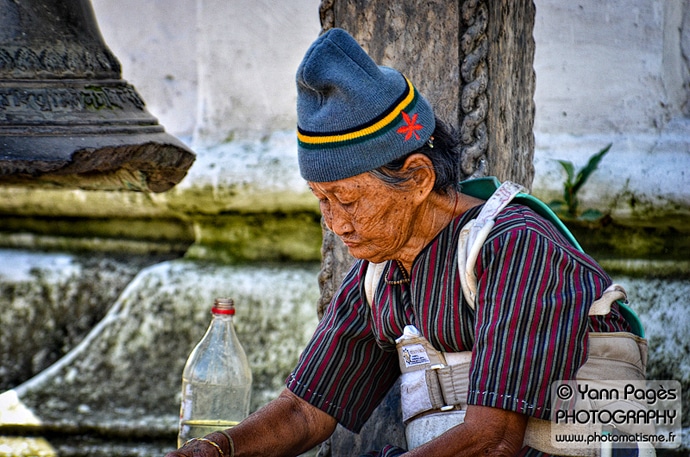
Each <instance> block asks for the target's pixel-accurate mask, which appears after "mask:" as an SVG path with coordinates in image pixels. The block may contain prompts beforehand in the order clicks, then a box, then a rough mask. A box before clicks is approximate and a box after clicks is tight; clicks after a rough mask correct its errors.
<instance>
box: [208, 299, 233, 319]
mask: <svg viewBox="0 0 690 457" xmlns="http://www.w3.org/2000/svg"><path fill="white" fill-rule="evenodd" d="M211 312H212V313H213V314H229V315H233V314H235V302H234V300H233V299H232V298H216V299H215V300H214V301H213V308H211Z"/></svg>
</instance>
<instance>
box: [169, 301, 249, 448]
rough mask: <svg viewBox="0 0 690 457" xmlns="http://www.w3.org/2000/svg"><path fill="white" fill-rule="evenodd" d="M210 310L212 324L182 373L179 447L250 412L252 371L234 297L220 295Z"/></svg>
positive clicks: (220, 428) (238, 419) (226, 425)
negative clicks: (241, 339) (240, 337)
mask: <svg viewBox="0 0 690 457" xmlns="http://www.w3.org/2000/svg"><path fill="white" fill-rule="evenodd" d="M211 313H212V315H213V318H212V320H211V324H210V325H209V327H208V330H207V331H206V334H205V335H204V337H203V338H202V339H201V341H200V342H199V344H197V345H196V347H195V348H194V350H193V351H192V353H191V354H190V355H189V358H188V359H187V363H186V364H185V367H184V371H183V373H182V404H181V406H180V428H179V434H178V437H177V445H178V447H179V446H182V445H183V444H184V443H185V442H186V441H187V440H189V439H191V438H201V437H203V436H204V435H207V434H209V433H211V432H213V431H216V430H225V429H227V428H230V427H233V426H235V425H237V424H238V423H239V422H240V421H241V420H242V419H244V418H245V417H247V415H248V414H249V400H250V396H251V390H252V373H251V370H250V369H249V363H248V361H247V356H246V354H245V353H244V349H242V346H241V345H240V342H239V340H238V339H237V335H236V334H235V328H234V326H233V316H234V315H235V305H234V302H233V300H232V299H229V298H217V299H216V300H215V301H214V304H213V308H211Z"/></svg>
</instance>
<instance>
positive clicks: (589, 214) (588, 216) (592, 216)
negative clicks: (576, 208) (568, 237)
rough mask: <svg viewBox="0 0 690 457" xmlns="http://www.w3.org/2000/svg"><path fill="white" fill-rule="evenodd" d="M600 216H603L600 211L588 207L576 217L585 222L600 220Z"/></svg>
mask: <svg viewBox="0 0 690 457" xmlns="http://www.w3.org/2000/svg"><path fill="white" fill-rule="evenodd" d="M602 217H604V214H603V213H602V212H601V211H598V210H596V209H588V210H585V211H583V213H582V214H580V216H579V217H578V219H581V220H583V221H587V222H596V221H598V220H600V219H601V218H602Z"/></svg>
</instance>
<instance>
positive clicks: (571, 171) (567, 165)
mask: <svg viewBox="0 0 690 457" xmlns="http://www.w3.org/2000/svg"><path fill="white" fill-rule="evenodd" d="M558 163H560V164H561V166H562V167H563V169H564V170H565V172H566V173H567V174H568V179H567V181H566V182H568V183H572V182H573V177H574V176H575V167H574V166H573V163H572V162H569V161H567V160H559V161H558Z"/></svg>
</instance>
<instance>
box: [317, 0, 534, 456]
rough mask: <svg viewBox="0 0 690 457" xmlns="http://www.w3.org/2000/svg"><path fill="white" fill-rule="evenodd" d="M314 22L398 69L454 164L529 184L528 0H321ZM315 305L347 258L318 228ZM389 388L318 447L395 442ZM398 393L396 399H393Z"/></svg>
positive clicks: (363, 447) (346, 451) (471, 172)
mask: <svg viewBox="0 0 690 457" xmlns="http://www.w3.org/2000/svg"><path fill="white" fill-rule="evenodd" d="M320 15H321V23H322V27H323V29H324V30H327V29H329V28H332V27H340V28H343V29H345V30H347V31H348V32H350V33H351V34H352V35H353V36H354V37H355V38H356V39H357V40H358V41H359V42H360V44H361V45H362V46H363V47H364V48H365V49H366V50H367V52H368V53H369V54H370V55H371V56H372V57H373V59H374V60H375V61H376V62H377V63H379V64H381V65H389V66H392V67H394V68H397V69H398V70H400V71H402V72H403V73H405V74H406V76H408V77H409V78H410V79H411V80H412V81H413V82H414V83H415V85H416V86H417V87H418V89H419V90H420V92H422V93H423V94H424V95H425V97H427V99H428V100H429V101H430V102H431V104H432V105H433V106H434V108H435V111H436V114H437V115H438V116H439V117H440V118H441V119H444V120H445V121H446V122H448V123H450V124H451V125H453V126H454V127H456V129H457V130H458V132H459V134H460V136H461V139H462V162H461V171H462V172H463V174H464V175H465V176H467V177H478V176H486V175H495V176H497V177H498V178H499V179H500V180H506V179H510V180H513V181H516V182H519V183H521V184H523V185H525V186H526V187H530V185H531V182H532V179H533V177H534V168H533V165H532V157H533V153H534V136H533V132H532V127H533V122H534V102H533V95H534V87H535V76H534V70H533V67H532V63H533V59H534V40H533V38H532V29H533V27H534V15H535V9H534V4H533V3H532V1H531V0H518V1H513V0H490V1H487V0H483V1H482V0H464V1H463V0H454V1H448V0H431V1H429V0H424V1H409V2H397V1H393V0H386V1H378V2H370V1H366V0H323V1H322V3H321V8H320ZM323 239H324V241H323V265H322V271H321V274H320V278H319V280H320V281H319V283H320V286H321V293H322V295H321V300H320V302H319V313H320V314H321V313H322V312H323V308H324V307H325V306H326V305H327V304H328V302H329V301H330V299H331V297H332V295H333V293H334V292H335V290H336V289H337V287H338V285H339V283H340V282H341V280H342V277H343V275H344V274H345V272H346V271H347V269H348V267H349V265H350V264H351V262H352V260H353V259H352V257H351V256H350V255H349V254H348V253H347V249H346V248H345V247H344V246H343V244H342V243H340V241H339V240H338V239H337V237H336V236H335V235H334V234H333V233H332V232H330V231H328V230H327V229H325V228H324V238H323ZM398 395H399V394H398V392H397V390H396V389H395V388H394V389H393V390H392V391H391V394H389V398H388V399H387V400H386V401H385V402H384V404H382V405H381V407H379V409H378V410H377V412H375V413H374V416H373V417H372V418H371V419H370V420H369V422H368V423H367V424H366V425H365V428H364V430H363V431H362V433H361V434H360V435H359V436H356V435H352V434H350V433H349V432H347V431H345V430H344V429H341V428H339V429H338V430H337V431H336V433H335V434H334V435H333V437H332V438H331V440H330V442H329V443H328V444H327V446H324V448H323V449H322V454H324V455H328V454H332V455H335V456H337V455H357V453H358V452H360V451H361V452H366V451H368V450H372V449H376V448H378V447H380V446H381V445H382V444H384V443H391V444H398V445H400V444H401V443H402V444H403V445H404V433H403V426H402V424H401V423H400V419H399V417H397V415H398V414H399V407H398V406H397V403H396V401H397V396H398ZM398 403H399V402H398Z"/></svg>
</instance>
